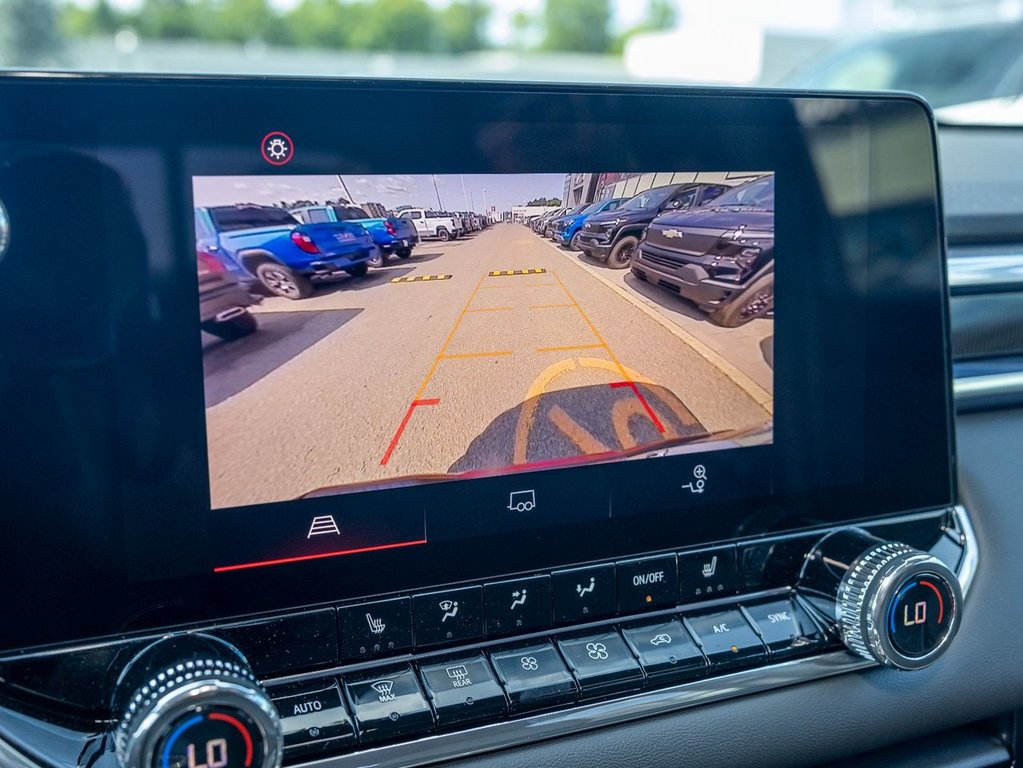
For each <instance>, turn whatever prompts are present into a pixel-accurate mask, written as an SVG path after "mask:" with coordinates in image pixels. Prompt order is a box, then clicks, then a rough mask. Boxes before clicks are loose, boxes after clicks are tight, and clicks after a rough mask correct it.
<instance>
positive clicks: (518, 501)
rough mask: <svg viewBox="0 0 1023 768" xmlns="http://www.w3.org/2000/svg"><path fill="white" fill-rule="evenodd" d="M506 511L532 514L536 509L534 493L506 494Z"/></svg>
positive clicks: (514, 492) (515, 492)
mask: <svg viewBox="0 0 1023 768" xmlns="http://www.w3.org/2000/svg"><path fill="white" fill-rule="evenodd" d="M508 509H510V510H511V511H513V512H532V511H533V510H534V509H536V491H532V490H530V491H512V492H511V493H510V494H508Z"/></svg>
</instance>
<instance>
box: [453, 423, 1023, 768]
mask: <svg viewBox="0 0 1023 768" xmlns="http://www.w3.org/2000/svg"><path fill="white" fill-rule="evenodd" d="M957 427H958V441H959V477H960V498H961V501H962V502H963V503H964V504H965V505H966V506H967V508H968V509H969V510H970V513H971V519H972V522H973V526H974V529H975V531H976V534H977V539H978V544H979V550H980V566H979V568H978V572H977V576H976V579H975V581H974V583H973V587H972V589H971V592H970V595H969V598H968V599H967V601H966V607H965V614H964V618H963V625H962V630H961V632H960V634H959V637H958V638H957V639H956V642H955V643H954V644H953V646H952V647H951V648H950V649H949V651H948V653H947V654H946V655H945V656H944V657H943V658H942V659H941V660H940V661H939V662H938V663H936V664H935V665H934V666H933V667H931V668H930V669H928V670H927V671H926V672H924V673H920V674H915V673H906V672H897V671H892V670H881V669H875V670H871V671H867V672H864V673H861V674H856V675H843V676H840V677H835V678H830V679H827V680H822V681H818V682H815V683H808V684H804V685H800V686H798V687H792V688H787V689H782V690H779V691H775V692H772V693H767V694H762V695H758V696H750V697H746V698H742V699H736V700H733V701H728V702H725V703H722V704H716V705H711V706H707V707H701V708H697V709H692V710H688V711H684V712H680V713H676V714H672V715H665V716H662V717H657V718H652V719H649V720H643V721H639V722H635V723H631V724H628V725H623V726H620V727H617V728H609V729H604V730H598V731H593V732H590V733H584V734H580V735H578V736H574V737H570V738H563V739H559V740H556V741H549V742H543V743H538V744H534V745H531V746H529V747H522V748H518V749H514V750H508V751H505V752H499V753H495V754H492V755H487V756H484V757H475V758H471V759H467V760H463V761H458V762H455V763H449V764H448V765H451V766H452V767H454V766H463V765H470V764H471V765H473V766H477V767H478V768H519V767H520V766H521V768H533V766H537V765H567V766H572V768H590V767H591V766H592V768H606V766H635V768H659V767H660V766H729V768H733V767H734V766H737V765H756V766H761V767H762V768H767V767H768V766H788V767H789V768H792V767H793V766H814V765H819V764H821V763H825V762H829V761H832V760H836V759H839V758H843V757H849V756H852V755H856V754H858V753H861V752H866V751H868V750H875V749H878V748H882V747H885V746H886V745H890V744H896V743H897V742H900V741H903V740H906V739H911V738H915V737H920V736H925V735H927V734H931V733H935V734H936V733H938V732H940V731H942V730H944V729H947V728H951V727H954V726H957V725H961V724H964V723H968V722H972V721H976V720H978V719H980V718H984V717H988V716H993V715H996V714H998V713H1001V712H1005V711H1008V710H1012V709H1014V708H1018V707H1020V706H1023V633H1021V627H1020V622H1021V620H1023V618H1021V614H1020V612H1019V608H1018V606H1019V595H1018V592H1017V589H1018V586H1017V585H1019V584H1023V559H1021V558H1020V557H1019V548H1018V542H1020V541H1023V514H1019V513H1018V512H1019V506H1020V505H1019V499H1021V498H1023V472H1021V471H1020V460H1021V458H1023V445H1021V442H1023V441H1021V438H1020V435H1021V434H1023V410H1015V411H993V412H988V413H979V414H972V415H968V416H962V417H960V418H959V420H958V425H957Z"/></svg>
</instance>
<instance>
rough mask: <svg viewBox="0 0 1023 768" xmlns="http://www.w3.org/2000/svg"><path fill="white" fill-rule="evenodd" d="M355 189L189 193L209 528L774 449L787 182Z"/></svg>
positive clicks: (529, 180) (203, 188)
mask: <svg viewBox="0 0 1023 768" xmlns="http://www.w3.org/2000/svg"><path fill="white" fill-rule="evenodd" d="M338 179H339V177H338V176H322V177H321V176H302V177H298V176H295V177H289V176H279V175H275V176H249V177H221V176H204V177H196V178H195V179H194V180H193V194H194V205H195V209H196V219H195V220H196V238H197V242H196V245H197V251H198V252H200V253H201V254H202V257H201V258H202V260H203V264H204V265H205V270H204V271H202V272H201V273H200V275H203V274H206V275H208V274H209V273H210V272H214V273H222V274H223V275H224V277H223V280H222V282H223V283H224V284H225V285H229V286H231V287H232V289H231V290H232V295H233V296H235V297H236V298H237V301H236V302H235V303H234V304H232V305H231V307H227V313H226V314H224V315H222V319H223V320H232V318H238V317H246V318H248V317H249V316H251V318H252V319H251V320H249V319H245V320H235V321H234V322H235V324H236V325H238V326H239V327H238V328H237V329H235V328H229V332H220V333H217V331H222V329H221V328H220V327H218V326H216V325H214V324H211V323H210V322H209V321H210V318H211V317H214V316H215V314H216V313H214V315H210V308H209V306H207V308H206V309H205V310H204V317H203V322H204V325H203V328H204V329H205V331H209V333H206V332H204V334H203V340H202V343H203V361H204V370H205V377H204V381H205V387H206V406H207V407H206V427H207V437H208V445H209V465H210V466H209V469H210V484H211V497H212V502H213V506H214V507H217V508H225V507H238V506H245V505H250V504H259V503H266V502H274V501H285V500H290V499H295V498H300V497H304V496H321V495H330V494H334V493H346V492H351V491H358V490H366V489H371V488H381V487H389V486H398V485H408V484H409V483H426V482H436V481H439V480H452V479H458V478H465V477H480V476H488V475H498V474H504V473H508V472H514V471H521V470H540V469H556V468H558V467H564V466H574V465H577V464H583V463H593V462H607V461H620V460H628V459H632V458H637V457H654V456H665V455H671V454H676V453H683V452H686V453H690V452H703V451H712V450H722V449H730V448H740V447H743V446H750V445H763V444H766V443H770V442H772V440H773V403H774V399H773V387H774V381H773V373H772V363H773V335H774V320H773V311H774V304H773V296H774V293H773V277H774V273H773V253H774V249H773V244H774V237H773V233H774V219H773V216H774V214H773V190H774V177H773V175H771V174H767V173H761V172H746V171H715V172H692V171H679V172H663V173H599V174H578V173H569V174H529V173H525V174H514V175H511V174H509V175H469V174H465V175H428V176H416V175H392V176H357V175H349V174H346V175H345V176H344V177H343V179H344V183H343V185H342V187H343V189H344V192H345V193H347V192H348V190H355V191H356V193H357V195H365V198H364V199H368V200H372V201H374V202H361V201H360V200H359V199H358V198H357V199H356V200H350V199H348V198H347V197H344V196H342V195H339V193H338V189H339V187H337V186H335V185H336V184H337V183H338ZM254 200H255V201H256V202H253V201H254ZM634 201H635V202H634ZM445 204H447V205H450V206H451V207H452V208H457V209H459V210H456V211H451V210H448V209H447V208H446V207H445ZM370 211H372V215H370ZM594 233H596V235H594ZM551 238H553V241H552V239H551ZM622 242H625V243H626V246H628V249H629V250H628V254H627V258H626V256H625V255H623V253H622V250H623V249H622V248H617V254H616V247H617V246H620V244H621V243H622ZM577 249H578V250H577ZM392 255H393V256H394V257H395V258H393V259H391V258H388V257H389V256H392ZM595 256H599V257H600V258H595ZM604 256H607V257H608V258H607V260H606V261H605V260H603V257H604ZM211 259H212V260H214V261H218V262H219V263H220V265H221V267H222V271H221V270H219V269H217V268H216V264H215V263H214V264H212V265H211V263H210V261H211ZM622 259H625V262H624V263H620V262H621V261H622ZM630 263H631V267H632V269H631V271H630V270H621V269H616V268H615V267H621V266H628V265H629V264H630ZM370 265H373V266H374V267H375V268H374V269H372V270H369V269H368V266H370ZM206 282H207V283H209V282H210V280H209V277H207V278H206ZM204 284H205V283H204ZM206 290H207V289H205V288H204V289H203V291H204V292H205V291H206ZM257 292H261V293H262V294H263V296H262V300H260V297H258V296H256V297H253V296H252V295H251V294H254V293H257ZM204 304H206V305H209V302H208V301H207V300H205V299H204ZM218 311H221V310H219V306H218ZM242 331H244V333H243V332H242ZM522 503H523V504H526V503H528V500H522Z"/></svg>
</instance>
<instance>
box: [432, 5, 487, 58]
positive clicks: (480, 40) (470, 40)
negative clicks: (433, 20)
mask: <svg viewBox="0 0 1023 768" xmlns="http://www.w3.org/2000/svg"><path fill="white" fill-rule="evenodd" d="M489 18H490V7H489V6H488V5H487V4H486V3H484V2H482V0H459V1H456V2H453V3H451V5H449V6H448V7H447V8H444V9H443V10H442V11H441V12H440V31H441V36H442V38H443V41H444V48H445V49H446V50H448V51H451V52H452V53H465V52H467V51H479V50H482V49H484V48H486V47H487V38H486V26H487V21H488V20H489Z"/></svg>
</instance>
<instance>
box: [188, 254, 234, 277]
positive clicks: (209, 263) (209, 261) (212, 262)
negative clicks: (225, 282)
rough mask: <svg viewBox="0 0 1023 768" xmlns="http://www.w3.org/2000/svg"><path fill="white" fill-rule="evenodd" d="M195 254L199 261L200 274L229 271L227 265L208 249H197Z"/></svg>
mask: <svg viewBox="0 0 1023 768" xmlns="http://www.w3.org/2000/svg"><path fill="white" fill-rule="evenodd" d="M195 256H196V259H197V261H198V267H199V274H200V275H212V274H219V273H221V272H227V267H225V266H224V265H223V264H222V263H221V262H220V259H218V258H217V257H216V256H214V255H213V254H212V253H209V252H208V251H196V252H195Z"/></svg>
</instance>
